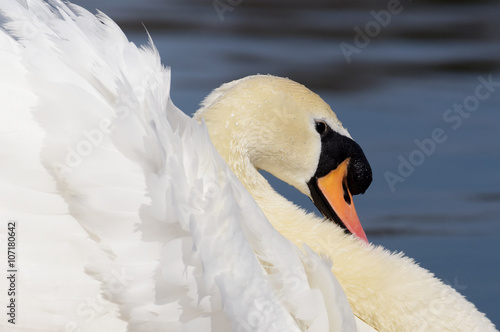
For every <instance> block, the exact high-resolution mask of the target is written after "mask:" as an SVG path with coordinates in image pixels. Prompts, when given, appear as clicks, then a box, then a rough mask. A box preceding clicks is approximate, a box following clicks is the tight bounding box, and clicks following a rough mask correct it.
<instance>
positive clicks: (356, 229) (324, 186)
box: [317, 158, 368, 243]
mask: <svg viewBox="0 0 500 332" xmlns="http://www.w3.org/2000/svg"><path fill="white" fill-rule="evenodd" d="M349 160H350V158H347V159H346V160H345V161H344V162H342V163H341V164H340V165H339V166H338V167H337V168H336V169H334V170H333V171H330V173H328V174H327V175H325V176H323V177H321V178H319V179H318V180H317V185H318V189H319V190H320V191H321V193H322V194H323V196H324V198H325V199H326V201H327V202H328V205H330V207H331V209H333V212H334V215H336V216H337V217H338V219H340V220H338V221H340V223H341V224H343V226H345V228H347V230H348V231H349V232H351V233H352V234H354V235H355V236H357V237H358V238H360V239H362V240H363V241H365V242H367V243H368V239H367V237H366V234H365V231H364V230H363V227H362V226H361V222H360V221H359V218H358V214H357V213H356V209H355V208H354V201H353V199H352V195H351V193H350V191H349V187H348V186H347V166H348V165H349ZM323 213H324V212H323Z"/></svg>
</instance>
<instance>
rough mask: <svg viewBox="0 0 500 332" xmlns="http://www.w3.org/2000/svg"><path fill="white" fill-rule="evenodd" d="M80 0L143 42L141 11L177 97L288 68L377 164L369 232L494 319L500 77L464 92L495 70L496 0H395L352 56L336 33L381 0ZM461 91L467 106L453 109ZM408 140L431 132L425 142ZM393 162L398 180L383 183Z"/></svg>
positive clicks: (369, 18)
mask: <svg viewBox="0 0 500 332" xmlns="http://www.w3.org/2000/svg"><path fill="white" fill-rule="evenodd" d="M75 2H76V3H79V4H81V5H83V6H84V7H86V8H88V9H90V10H94V9H95V8H100V9H101V10H103V11H104V12H106V13H107V14H108V15H110V16H111V17H112V18H113V19H114V20H116V21H118V23H119V24H120V25H121V26H122V27H123V28H124V30H125V32H126V33H127V35H128V36H129V38H130V39H131V40H133V41H134V42H136V43H138V44H143V43H145V42H146V41H147V36H146V34H145V32H144V27H143V25H142V23H144V25H145V26H146V27H147V28H148V30H149V32H150V34H151V36H152V38H153V40H154V41H155V43H156V46H157V47H158V49H159V51H160V53H161V55H162V59H163V62H164V64H165V65H168V66H171V67H172V76H173V78H172V96H173V100H174V102H175V103H176V105H177V106H179V107H180V108H181V109H182V110H184V111H185V112H186V113H188V114H191V113H192V112H194V111H195V110H196V109H197V106H198V104H199V102H200V101H201V100H202V99H203V97H205V96H206V95H207V94H208V93H209V92H210V91H211V90H212V89H213V88H215V87H217V86H219V85H220V84H222V83H224V82H227V81H230V80H233V79H236V78H240V77H243V76H246V75H250V74H256V73H271V74H275V75H279V76H286V77H290V78H292V79H294V80H296V81H298V82H301V83H303V84H305V85H306V86H308V87H310V88H311V89H313V90H314V91H316V92H318V93H319V94H320V95H321V96H322V97H323V98H324V99H325V100H326V101H327V102H328V103H329V104H330V105H331V106H332V109H333V110H334V111H335V112H336V113H337V115H338V116H339V118H340V119H341V121H342V122H343V124H344V125H345V126H346V127H347V128H348V129H349V131H350V133H351V135H352V136H353V137H354V138H355V139H356V140H357V141H358V143H359V144H360V145H361V146H362V147H363V149H364V151H365V153H366V155H367V157H368V159H369V161H370V163H371V165H372V168H373V171H374V181H373V184H372V186H371V187H370V189H369V190H368V191H367V193H366V194H365V195H363V196H361V197H356V198H355V203H356V207H357V210H358V214H359V215H360V218H361V220H362V223H363V225H364V227H365V229H366V232H367V235H368V238H369V239H370V240H371V241H372V242H373V243H375V244H380V245H383V246H385V247H387V248H390V249H392V250H395V251H403V252H405V253H406V254H407V255H408V256H410V257H413V258H415V260H416V261H418V262H419V263H420V264H421V265H422V266H423V267H425V268H428V269H429V270H431V271H432V272H434V273H435V274H436V275H437V276H438V277H440V278H441V279H443V280H445V282H447V283H449V284H450V285H452V286H453V287H455V288H457V290H459V291H460V292H461V293H463V294H464V295H466V296H467V298H468V299H470V300H471V301H472V302H473V303H475V304H476V306H477V307H478V308H479V309H480V310H481V311H483V312H485V313H486V314H487V315H488V317H489V318H490V319H491V320H492V321H493V322H494V323H495V324H496V325H497V326H500V303H499V300H498V299H499V298H500V175H499V170H500V87H499V86H496V87H490V89H492V91H490V90H487V88H484V87H483V88H480V89H481V90H480V93H482V94H481V95H480V96H482V97H481V98H482V99H484V100H479V99H476V100H479V103H478V104H477V105H475V104H474V97H473V96H475V94H476V89H478V86H479V85H480V84H481V80H480V79H478V77H482V79H485V80H488V79H489V78H490V77H491V79H492V80H493V81H494V82H500V33H499V32H500V20H498V19H497V17H498V13H500V4H499V3H498V2H491V1H490V2H481V1H479V2H477V1H476V2H473V1H470V2H469V1H460V4H459V5H456V4H455V5H454V4H452V3H451V2H446V1H437V2H432V3H431V2H425V1H424V2H418V3H416V2H409V1H401V5H400V7H398V8H399V9H398V10H399V11H400V12H399V13H398V14H392V15H391V19H390V22H389V23H388V24H387V26H385V27H382V26H380V29H379V31H378V34H376V35H374V36H373V37H372V38H370V43H369V44H368V45H367V46H366V47H364V48H359V53H353V54H351V57H350V60H351V61H350V63H348V62H347V61H346V57H345V56H344V55H343V53H342V50H341V47H340V45H341V43H342V42H344V43H348V44H349V45H354V46H355V44H354V38H355V35H356V32H355V30H354V27H356V26H357V27H360V28H361V29H364V28H365V25H366V24H367V23H368V24H372V25H373V24H374V23H373V22H374V16H373V15H372V14H371V13H370V12H371V11H372V10H374V11H375V12H379V11H380V10H387V3H388V2H385V1H371V2H370V3H369V4H365V5H362V4H359V3H358V4H356V5H354V4H349V2H347V1H346V2H339V3H338V4H337V5H332V4H331V3H330V2H327V1H316V2H314V3H313V4H311V3H309V2H304V1H288V2H284V1H276V0H275V1H268V2H257V3H256V2H251V3H250V2H246V1H242V2H241V5H239V6H235V7H234V8H232V10H231V9H228V10H227V11H226V12H224V14H223V18H224V20H223V21H221V20H220V17H219V16H218V14H217V12H216V10H215V9H214V7H213V3H212V2H211V1H205V2H202V1H199V2H198V1H186V0H182V1H181V0H179V1H164V0H147V1H146V0H141V1H137V0H134V1H133V0H127V1H123V0H122V1H120V2H118V1H117V2H114V1H103V0H99V1H98V0H80V1H75ZM224 3H227V2H224ZM232 3H237V1H233V2H232ZM141 22H142V23H141ZM370 22H372V23H370ZM497 85H500V84H497ZM486 93H487V94H488V96H487V97H485V94H486ZM471 96H472V97H471ZM464 103H465V104H466V106H467V107H468V108H469V109H471V111H467V112H465V113H464V114H465V115H464V116H462V115H460V113H453V116H454V117H453V118H451V117H450V116H451V114H452V113H450V112H453V110H452V109H453V107H454V104H458V105H459V106H460V105H463V104H464ZM467 103H469V104H467ZM464 107H465V106H464ZM449 109H451V111H448V110H449ZM447 114H448V117H446V115H447ZM436 131H437V133H439V135H437V136H438V138H439V139H438V141H439V142H437V143H436V142H434V146H432V144H430V143H429V140H430V139H432V137H433V136H432V135H433V132H436ZM415 140H418V141H419V142H427V145H424V146H425V147H426V148H425V149H427V151H426V152H427V154H426V153H425V151H422V148H419V147H418V146H417V144H416V143H415ZM429 144H430V145H429ZM401 160H406V161H407V162H410V161H409V160H413V164H414V165H412V167H413V169H412V170H411V171H409V170H408V169H403V168H402V166H400V164H401V163H402V162H401ZM410 165H411V163H410ZM398 167H399V168H401V169H402V170H403V171H402V172H400V171H398ZM388 172H390V173H392V174H393V175H397V176H400V178H399V180H404V182H402V181H398V182H395V183H394V184H393V185H392V188H391V185H390V184H389V183H388V181H387V180H386V176H387V174H389V173H388ZM402 174H404V176H403V175H402ZM272 182H273V183H274V184H275V185H276V186H277V188H278V190H279V191H280V192H282V193H283V194H284V195H286V196H287V197H289V198H290V199H292V200H294V201H295V202H297V203H298V204H300V205H302V206H304V207H305V208H307V209H309V210H311V211H315V210H316V209H315V207H314V206H313V205H312V204H311V203H310V202H309V201H308V199H307V198H304V197H302V196H301V195H300V194H298V193H296V192H295V191H294V190H292V189H290V188H289V187H288V186H287V185H283V184H280V183H279V182H277V181H275V180H272Z"/></svg>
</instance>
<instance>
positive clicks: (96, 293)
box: [0, 0, 494, 331]
mask: <svg viewBox="0 0 500 332" xmlns="http://www.w3.org/2000/svg"><path fill="white" fill-rule="evenodd" d="M0 10H1V16H2V18H1V22H2V30H1V33H0V45H2V47H1V48H0V58H1V60H2V61H1V69H2V76H1V77H2V79H1V80H0V101H1V103H2V107H1V108H0V110H1V112H2V119H7V121H5V122H2V127H1V129H0V142H1V144H0V157H1V159H2V163H0V174H1V178H0V181H1V186H0V199H1V202H2V209H1V211H0V213H1V216H0V217H1V218H2V220H9V222H14V223H16V225H18V228H17V229H16V232H17V233H16V236H17V242H16V250H17V251H16V252H18V256H16V257H17V258H16V259H17V260H16V261H15V264H17V265H15V267H18V268H19V270H18V272H19V273H18V274H16V278H17V279H16V282H17V284H16V285H15V287H16V294H15V295H12V296H11V295H9V296H10V299H9V300H10V301H12V299H14V303H16V304H17V307H16V309H17V311H15V313H17V316H16V315H14V317H15V318H14V319H16V321H15V323H16V324H15V325H13V324H12V323H10V322H7V320H2V321H0V324H1V325H0V326H4V327H5V326H7V327H8V329H9V330H11V329H13V328H17V329H19V330H23V329H25V330H28V329H29V330H30V331H36V330H40V331H42V330H43V331H47V330H51V331H52V330H66V331H100V330H102V331H120V330H131V331H136V330H137V331H143V330H150V331H158V330H168V331H205V330H210V329H211V330H216V331H224V330H239V331H252V330H262V331H266V330H269V331H276V330H283V331H298V330H309V331H325V330H330V331H353V330H356V329H357V330H362V329H367V330H369V329H370V327H368V326H366V325H365V324H364V323H363V322H362V321H360V320H355V319H356V318H355V317H354V316H353V314H352V312H351V308H350V307H349V305H348V304H347V301H346V298H345V296H344V295H343V292H342V290H341V289H340V287H339V285H338V283H337V282H336V279H335V278H334V277H333V275H332V274H331V273H330V271H329V270H330V267H329V266H328V265H327V264H328V263H326V262H325V261H323V260H321V259H320V258H319V257H317V256H316V255H315V254H314V253H313V252H312V251H311V250H310V249H308V248H309V247H311V248H313V249H314V250H315V251H316V252H319V253H322V254H327V255H328V256H329V257H331V258H332V259H333V263H334V265H333V272H334V273H335V275H336V276H337V278H338V279H339V280H340V282H341V284H342V287H343V289H344V290H345V292H346V294H347V297H348V299H349V301H350V304H351V306H352V308H353V310H354V313H355V314H356V315H357V316H358V317H360V318H361V319H363V320H365V321H366V322H367V323H369V324H370V325H373V326H374V327H376V328H377V329H379V330H381V331H382V330H389V331H391V330H393V331H400V330H401V331H402V330H418V329H423V330H431V329H435V330H440V331H443V330H447V329H448V330H460V329H462V330H467V331H471V330H474V328H477V329H478V330H480V331H486V330H493V329H494V327H493V325H492V324H491V323H490V322H489V321H488V320H487V319H486V318H485V317H484V316H483V315H482V314H480V313H479V312H477V310H476V309H475V308H474V306H473V305H472V304H470V303H468V302H467V301H465V300H464V299H463V298H462V297H461V296H460V295H458V294H457V293H456V292H454V291H453V290H452V289H451V288H449V287H447V286H444V285H443V284H442V283H441V282H439V281H438V280H436V279H433V278H432V276H431V275H430V274H429V273H428V272H426V271H425V270H423V269H420V268H418V267H417V266H416V265H414V264H413V263H412V262H411V261H410V260H409V259H407V258H402V257H400V256H397V255H396V256H395V255H391V254H390V253H388V252H386V251H384V250H383V249H381V248H374V247H371V246H368V245H366V244H364V243H363V242H362V241H359V240H357V239H355V238H354V237H352V236H349V235H346V234H345V233H344V230H343V229H341V228H340V227H339V226H337V225H334V224H330V223H324V222H323V220H322V219H319V218H317V217H313V216H311V215H306V214H305V213H304V212H302V211H300V210H299V209H297V208H295V207H294V206H293V205H292V204H291V203H289V202H288V201H286V200H285V199H284V198H282V197H280V196H279V195H277V194H276V193H274V192H273V191H272V190H271V188H269V187H268V186H266V183H265V182H264V181H262V179H261V178H259V176H258V174H256V173H255V172H253V171H254V170H255V167H262V168H263V169H268V170H269V171H271V172H273V173H275V174H276V175H277V176H278V177H280V176H281V177H282V178H285V179H287V180H289V182H290V183H291V184H293V185H295V186H296V187H297V188H298V189H299V190H301V191H302V192H303V193H305V194H309V193H310V188H314V190H318V189H323V191H324V192H325V194H324V197H325V201H324V202H323V204H324V206H323V209H324V211H325V212H324V213H325V214H327V215H328V213H330V216H331V217H333V218H336V217H335V216H336V215H340V216H341V217H342V220H337V221H339V222H348V225H346V228H347V229H348V230H349V231H351V232H352V233H354V234H356V235H358V237H360V238H362V239H363V238H364V233H363V232H362V229H361V228H360V227H359V223H358V219H357V217H356V216H355V214H354V210H353V209H351V208H350V207H351V206H352V204H349V201H350V200H352V198H351V196H350V194H349V193H347V192H346V191H345V190H346V189H350V190H351V191H352V192H353V193H357V192H362V191H363V190H364V189H365V187H366V183H367V181H368V180H369V179H368V174H369V172H368V168H366V167H367V166H366V165H367V164H366V163H365V162H364V160H363V157H362V156H361V154H360V152H359V150H358V148H357V147H356V145H352V144H353V143H351V141H349V142H350V143H349V144H350V146H351V147H353V146H354V147H355V148H353V149H354V150H355V153H352V151H348V152H347V157H350V158H351V159H350V160H349V162H348V163H347V162H345V160H344V159H342V158H340V157H339V156H337V157H338V158H336V159H335V158H334V159H333V160H334V163H333V164H331V165H328V167H327V168H328V169H327V170H323V171H331V170H330V168H333V167H335V166H337V164H339V165H338V167H337V168H336V169H337V170H339V171H340V176H338V175H337V176H335V175H336V173H333V175H332V177H330V176H328V175H329V174H331V173H325V174H323V171H321V170H320V171H319V172H318V171H317V170H316V168H318V167H317V166H318V160H319V159H320V156H324V154H321V151H322V147H321V145H320V142H321V137H320V136H319V135H320V133H323V132H324V129H325V128H326V126H327V125H328V126H329V129H328V130H327V131H328V132H327V133H326V132H325V135H326V134H328V135H335V136H337V135H338V136H337V138H340V139H341V140H345V137H348V134H347V132H346V131H345V130H344V129H343V128H342V127H341V125H340V123H339V122H337V121H336V119H335V117H334V115H333V113H331V112H330V110H329V108H328V107H327V105H326V104H324V102H322V101H321V100H320V99H319V98H318V97H317V96H315V95H314V94H312V93H310V92H309V91H308V90H305V89H304V88H303V87H301V86H299V85H297V84H296V83H292V82H290V81H288V80H284V79H278V78H269V77H251V78H247V79H243V80H241V81H239V82H236V83H231V84H228V85H225V86H223V87H221V88H220V89H218V90H216V91H215V92H214V93H213V94H211V95H210V96H209V97H207V99H206V100H205V103H204V107H203V108H202V110H200V111H199V112H198V114H197V118H198V119H200V118H201V117H204V118H205V121H206V123H207V126H208V128H209V131H210V132H211V137H212V139H213V140H214V142H215V144H216V146H217V147H218V148H219V150H220V152H221V154H222V155H223V157H224V158H225V159H226V160H227V162H228V164H229V165H230V166H231V167H232V168H233V171H234V172H235V173H236V175H238V176H240V180H242V182H243V183H244V185H245V186H246V188H247V189H248V191H250V193H252V194H253V195H254V198H255V200H256V201H257V202H258V203H259V205H260V207H261V208H262V210H263V212H264V214H265V215H266V216H267V218H268V219H269V220H270V221H271V222H272V223H273V226H274V227H275V228H276V229H278V231H280V232H281V233H282V234H283V235H285V237H288V238H289V239H290V240H292V241H293V242H295V243H298V244H302V243H306V244H307V246H302V245H301V248H303V250H298V249H297V247H294V246H293V245H291V244H290V243H289V242H288V241H286V240H285V239H284V238H283V237H281V236H280V234H279V233H278V232H277V231H276V230H275V229H274V228H273V227H271V226H270V224H268V223H267V220H266V219H265V218H264V216H263V215H262V213H261V212H260V209H259V208H258V206H257V205H256V204H255V202H254V201H253V199H251V197H250V196H249V194H248V192H247V191H246V190H245V189H244V188H243V186H242V185H241V184H240V182H238V181H237V180H236V178H235V177H234V175H233V174H232V173H231V171H229V169H228V168H227V166H226V165H225V164H224V162H223V161H222V160H221V159H220V158H219V157H218V155H217V153H216V152H215V150H214V148H213V146H212V145H211V143H210V142H209V139H208V136H207V134H206V132H205V131H204V129H203V127H200V126H198V125H196V123H195V122H194V121H192V120H191V119H189V118H187V117H186V116H184V115H183V114H182V113H181V112H180V111H179V110H178V109H176V108H175V106H174V105H173V104H172V103H171V101H170V99H169V96H168V91H169V84H170V76H169V71H168V70H166V69H163V68H162V67H161V65H160V61H159V57H158V54H157V53H156V51H155V50H154V48H153V46H150V47H149V48H142V49H138V48H136V47H135V45H133V44H130V43H129V42H128V40H127V39H126V37H125V36H124V35H123V33H122V32H121V31H120V29H119V28H118V27H117V26H116V25H115V24H114V23H113V22H112V21H111V20H110V19H109V18H107V17H106V16H104V15H102V14H101V15H99V16H98V17H97V18H96V17H94V16H93V15H91V14H90V13H88V12H86V11H85V10H83V9H81V8H80V7H77V6H73V5H64V4H63V3H61V2H60V1H57V0H51V1H48V2H47V3H44V2H41V1H38V0H28V1H27V2H24V3H18V2H16V1H14V0H2V2H1V6H0ZM270 82H274V83H277V85H276V86H275V87H273V88H271V89H265V91H262V89H259V88H258V85H260V84H262V87H269V84H270ZM252 83H255V84H254V88H255V89H250V90H247V89H245V88H244V87H245V86H247V87H248V86H249V84H250V85H251V84H252ZM274 83H273V84H274ZM274 88H275V89H276V92H277V93H276V94H273V93H272V92H273V91H274V90H273V89H274ZM247 92H248V93H249V94H248V95H245V94H246V93H247ZM304 92H305V94H304ZM266 93H267V95H270V97H272V98H270V99H267V97H266V98H264V99H263V98H262V97H263V96H264V95H265V94H266ZM231 96H232V97H231ZM302 97H304V99H303V100H302ZM243 100H248V104H250V106H249V107H248V108H247V109H246V110H242V111H241V112H240V109H238V108H232V107H231V106H234V105H236V106H238V107H240V108H241V107H242V106H243V105H246V104H243ZM259 101H262V103H263V104H262V106H261V107H260V108H261V109H264V108H265V109H266V111H267V112H276V113H275V114H276V117H275V118H273V119H274V120H275V121H273V122H271V124H273V125H277V127H272V128H271V129H270V130H267V129H269V127H268V126H269V124H270V123H269V121H267V122H264V123H263V122H262V121H265V120H266V119H269V117H260V118H255V119H252V118H251V117H249V116H248V114H256V115H257V114H259V112H258V109H259V107H258V104H259ZM266 101H267V103H266ZM252 104H254V105H252ZM265 104H269V105H265ZM283 105H292V106H293V105H296V106H300V105H301V106H312V107H313V109H309V108H306V109H304V108H302V107H297V108H292V109H290V113H289V114H286V113H285V114H284V113H283ZM232 111H235V112H234V113H231V114H235V117H236V119H239V120H236V121H232V120H231V114H227V115H228V118H222V121H221V114H224V113H225V112H226V113H227V112H232ZM236 111H238V112H236ZM248 112H250V113H248ZM217 114H218V115H217ZM268 114H269V113H268ZM297 115H298V116H299V118H302V119H304V117H305V118H309V116H310V115H320V118H319V119H318V117H315V118H314V119H311V118H309V119H307V120H308V121H305V122H303V123H301V122H299V121H297V120H298V119H294V117H295V116H297ZM312 120H319V121H318V122H317V123H316V122H314V121H312ZM227 121H229V122H228V123H227V127H228V128H224V129H229V131H228V130H224V132H225V133H226V134H227V133H228V132H230V133H231V135H230V136H226V137H229V140H228V142H231V143H234V144H236V145H234V147H236V150H235V149H234V148H233V149H232V150H224V148H223V145H224V144H223V138H222V137H223V136H219V135H218V134H217V130H216V129H214V128H217V127H218V126H219V127H220V128H222V127H225V126H226V122H227ZM253 121H255V122H253ZM322 121H323V122H322ZM292 123H293V124H294V126H292V127H288V126H283V124H292ZM259 124H261V125H263V126H259ZM280 124H281V126H279V125H280ZM303 126H306V127H305V130H301V129H303V128H304V127H303ZM307 126H309V127H307ZM311 126H312V127H311ZM323 126H325V127H323ZM236 127H238V128H245V130H244V131H246V133H247V135H246V136H245V137H246V138H248V139H249V140H250V139H251V138H252V139H255V138H257V137H252V135H250V134H252V133H253V134H256V133H260V134H259V135H258V136H264V137H265V135H269V137H267V139H275V138H276V133H275V132H274V131H275V129H277V130H281V132H282V133H285V134H287V135H286V136H280V137H286V138H290V139H293V140H290V142H288V141H286V140H285V141H284V142H281V143H283V144H281V145H275V144H274V143H278V142H279V140H277V141H271V140H267V141H266V140H264V141H262V142H255V141H254V142H253V144H252V145H251V146H250V145H248V146H246V147H251V148H253V149H256V148H260V149H262V148H263V147H264V145H263V144H265V143H266V142H272V144H268V145H267V147H268V148H274V147H276V148H277V149H278V150H277V151H272V150H267V154H262V153H259V154H253V155H252V154H249V155H246V156H245V155H243V154H240V155H235V153H234V152H238V151H237V149H238V148H243V146H242V141H241V140H237V139H236V138H237V137H236V136H235V135H233V134H236V133H238V130H236V131H231V130H230V129H234V128H236ZM251 129H252V130H254V129H255V130H257V131H254V132H252V131H250V130H251ZM262 129H264V132H261V131H260V130H262ZM288 130H291V131H289V132H288ZM318 131H319V133H318ZM300 133H303V135H301V134H300ZM214 134H215V135H214ZM297 135H298V136H297ZM256 136H257V135H256ZM265 138H266V137H265ZM291 142H294V143H291ZM302 144H307V150H303V149H304V147H303V146H302ZM291 146H295V147H299V150H295V149H293V151H292V150H290V149H291ZM279 149H283V151H280V150H279ZM249 151H250V152H251V151H252V149H247V150H246V151H244V150H242V151H241V152H249ZM288 152H290V155H288V154H287V153H288ZM297 152H299V153H300V154H301V155H294V153H297ZM238 153H239V152H238ZM280 156H283V160H281V157H280ZM303 156H307V157H308V159H306V158H305V157H303ZM233 157H238V158H239V159H231V158H233ZM341 159H342V160H341ZM327 160H330V158H328V159H327ZM356 160H361V164H362V165H364V168H363V167H362V168H361V172H360V173H359V174H361V175H362V176H361V177H360V178H359V179H358V178H356V177H353V176H355V175H356V174H357V172H354V173H353V172H351V173H349V170H350V169H352V167H355V166H356V165H355V161H356ZM287 161H294V162H295V164H292V163H289V164H288V167H285V168H284V169H283V166H286V162H287ZM250 163H252V164H250ZM253 165H255V167H254V166H253ZM276 165H278V166H279V167H281V169H279V168H274V167H276ZM353 165H354V166H353ZM252 167H253V169H252ZM343 168H345V169H347V170H348V172H347V175H346V174H345V170H343ZM246 171H248V173H247V172H246ZM286 171H289V172H286ZM297 175H298V176H297ZM325 175H326V176H327V177H326V178H324V176H325ZM245 176H247V177H249V179H245V178H244V177H245ZM296 176H297V177H296ZM313 177H315V178H317V181H316V183H315V182H310V181H309V180H310V179H311V178H313ZM320 179H324V181H327V182H324V181H321V180H320ZM338 179H340V182H339V183H337V186H336V188H337V189H338V191H339V192H340V194H341V196H342V197H341V198H342V199H343V201H342V200H341V201H340V202H341V203H342V207H341V208H340V209H339V208H338V207H337V208H336V207H335V206H333V209H332V211H335V214H333V212H332V211H330V210H328V209H329V206H328V205H329V204H332V205H335V204H336V203H337V201H336V200H335V199H334V197H333V196H330V194H328V193H327V191H326V190H324V189H325V188H326V187H331V183H329V182H330V181H334V180H337V181H338ZM248 180H251V181H248ZM306 180H307V181H306ZM368 182H369V181H368ZM346 183H347V186H345V189H344V187H342V188H341V186H342V184H344V185H345V184H346ZM357 183H360V184H361V185H360V187H359V188H357V185H356V184H357ZM351 184H352V186H351ZM339 188H341V189H339ZM328 192H329V193H331V192H330V191H328ZM345 193H346V194H347V196H345ZM344 196H345V197H344ZM318 198H321V196H318V197H316V198H315V197H313V199H316V201H318ZM266 199H273V201H266ZM343 202H345V204H346V205H347V208H346V205H344V203H343ZM327 203H328V205H327ZM6 231H7V230H6V227H3V228H2V229H1V230H0V232H1V233H0V236H1V238H2V239H6V238H7V234H6ZM0 260H1V261H3V262H6V261H7V257H6V253H4V252H3V253H2V256H1V257H0ZM0 287H1V288H2V289H1V292H2V293H3V294H7V289H8V288H9V287H11V286H10V285H9V284H7V283H6V281H5V279H4V280H3V283H2V284H0ZM417 290H418V293H417V292H416V291H417ZM436 310H437V311H439V313H436ZM464 311H466V312H464Z"/></svg>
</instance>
